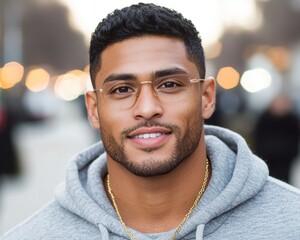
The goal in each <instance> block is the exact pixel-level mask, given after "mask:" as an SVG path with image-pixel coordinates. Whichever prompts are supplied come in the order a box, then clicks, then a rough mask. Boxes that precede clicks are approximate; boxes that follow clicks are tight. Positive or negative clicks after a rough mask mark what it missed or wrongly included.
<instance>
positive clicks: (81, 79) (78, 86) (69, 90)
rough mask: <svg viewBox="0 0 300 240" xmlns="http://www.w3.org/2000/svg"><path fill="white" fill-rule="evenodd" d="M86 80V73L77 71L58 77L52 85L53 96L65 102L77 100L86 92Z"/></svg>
mask: <svg viewBox="0 0 300 240" xmlns="http://www.w3.org/2000/svg"><path fill="white" fill-rule="evenodd" d="M87 78H88V74H87V73H85V72H84V71H81V70H77V69H76V70H72V71H69V72H68V73H66V74H64V75H61V76H59V77H58V78H57V79H56V82H55V85H54V91H55V95H56V96H57V97H59V98H61V99H63V100H66V101H72V100H74V99H76V98H78V97H79V96H80V95H81V94H83V93H84V92H85V90H86V82H87Z"/></svg>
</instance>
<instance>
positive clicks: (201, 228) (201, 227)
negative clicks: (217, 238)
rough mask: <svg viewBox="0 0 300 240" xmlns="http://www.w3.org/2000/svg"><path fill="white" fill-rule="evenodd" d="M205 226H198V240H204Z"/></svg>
mask: <svg viewBox="0 0 300 240" xmlns="http://www.w3.org/2000/svg"><path fill="white" fill-rule="evenodd" d="M204 226H205V225H204V224H200V225H198V226H197V229H196V240H202V239H203V232H204Z"/></svg>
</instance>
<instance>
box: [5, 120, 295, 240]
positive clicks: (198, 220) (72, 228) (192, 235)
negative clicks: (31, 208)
mask: <svg viewBox="0 0 300 240" xmlns="http://www.w3.org/2000/svg"><path fill="white" fill-rule="evenodd" d="M205 135H206V136H205V138H206V144H207V153H208V155H209V158H210V160H211V164H212V177H211V180H210V182H209V185H208V187H207V189H206V191H205V192H204V194H203V196H202V198H201V199H200V201H199V203H198V205H197V207H196V208H195V210H194V212H193V213H192V214H191V216H190V218H189V219H188V221H187V222H186V223H185V224H184V225H183V228H182V229H181V230H180V232H179V234H178V236H177V239H210V240H212V239H222V240H226V239H231V240H232V239H239V240H241V239H292V240H299V239H300V191H299V190H297V189H295V188H293V187H291V186H289V185H287V184H285V183H283V182H280V181H278V180H276V179H273V178H271V177H269V176H268V168H267V166H266V164H265V163H264V162H263V161H262V160H260V159H259V158H258V157H256V156H255V155H253V154H252V152H251V151H250V150H249V148H248V146H247V144H246V142H245V141H244V139H243V138H242V137H241V136H239V135H238V134H236V133H233V132H231V131H229V130H226V129H223V128H220V127H213V126H205ZM106 171H107V169H106V153H105V151H104V147H103V145H102V143H101V142H100V143H97V144H95V145H93V146H91V147H90V148H88V149H86V150H85V151H83V152H82V153H80V154H79V155H77V156H76V157H75V158H73V159H72V160H71V161H70V163H69V165H68V168H67V176H66V181H65V183H63V184H62V185H60V186H59V187H58V188H57V191H56V197H55V200H53V201H52V202H51V203H49V204H48V205H47V206H46V207H44V208H43V209H41V210H40V211H39V212H37V213H36V214H35V215H33V216H32V217H30V218H29V219H27V220H26V221H25V222H23V223H21V224H20V225H19V226H17V227H15V228H14V229H13V230H11V231H10V232H8V233H7V234H6V235H4V236H2V237H1V238H0V239H1V240H23V239H24V240H25V239H28V240H29V239H30V240H37V239H43V240H48V239H49V240H50V239H51V240H53V239H78V240H79V239H80V240H86V239H88V240H96V239H97V240H100V239H103V240H105V239H128V236H127V234H126V233H125V231H124V230H123V228H122V225H121V223H120V221H119V220H118V217H117V215H116V212H115V210H114V208H113V207H112V205H111V204H110V202H109V200H108V198H107V196H106V194H105V191H104V187H103V183H102V180H101V179H102V177H103V176H104V175H105V174H106ZM130 230H131V231H132V233H133V235H134V236H135V238H136V239H137V240H138V239H143V240H150V239H160V240H166V239H170V237H171V236H172V234H173V232H174V230H172V231H169V232H164V233H158V234H142V233H140V232H137V231H135V230H133V229H130Z"/></svg>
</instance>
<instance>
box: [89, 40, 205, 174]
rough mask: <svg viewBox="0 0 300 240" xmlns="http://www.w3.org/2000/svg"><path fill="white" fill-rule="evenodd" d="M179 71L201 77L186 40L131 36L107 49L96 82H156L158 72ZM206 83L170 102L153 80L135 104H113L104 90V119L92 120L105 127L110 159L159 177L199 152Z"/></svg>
mask: <svg viewBox="0 0 300 240" xmlns="http://www.w3.org/2000/svg"><path fill="white" fill-rule="evenodd" d="M174 71H175V72H176V71H180V72H185V73H186V74H188V75H189V76H190V78H193V79H194V78H199V74H198V71H197V67H196V66H195V64H194V63H192V62H191V61H189V60H188V57H187V54H186V50H185V46H184V44H183V43H182V42H181V41H179V40H175V39H171V38H166V37H157V36H144V37H136V38H131V39H128V40H124V41H121V42H118V43H115V44H112V45H111V46H109V47H107V48H106V49H105V50H104V51H103V53H102V55H101V68H100V71H99V72H98V74H97V76H96V87H97V88H103V85H104V84H105V83H104V82H107V81H108V79H119V78H123V76H127V77H126V79H127V78H128V79H129V80H128V81H132V80H133V79H134V80H135V81H138V82H145V81H154V80H155V78H156V76H157V73H162V72H163V73H164V74H174V73H171V72H174ZM168 72H170V73H168ZM119 76H120V77H119ZM128 76H129V77H128ZM202 84H203V83H196V84H192V86H191V91H190V94H189V95H188V97H187V98H186V99H183V100H180V101H177V100H176V99H174V102H170V103H168V104H166V103H162V102H161V101H160V99H158V98H157V97H156V96H155V94H154V93H153V90H152V87H151V84H143V85H142V87H141V92H140V94H139V96H138V98H137V100H136V102H135V103H134V105H132V106H131V107H130V108H122V107H121V106H118V105H116V106H114V107H111V105H110V103H109V102H108V101H106V100H105V99H104V98H103V94H102V93H98V94H97V95H95V96H94V98H95V99H96V102H97V110H95V111H97V113H96V115H97V120H98V123H97V122H96V123H94V124H93V123H92V124H93V126H94V127H96V128H98V127H99V128H100V131H101V136H102V140H103V143H104V146H105V149H106V151H107V157H108V161H116V162H118V163H120V164H122V165H123V166H124V167H125V168H126V169H128V170H129V171H131V172H132V173H134V174H136V175H139V176H157V175H161V174H166V173H168V172H170V171H171V170H173V169H174V168H175V167H176V166H178V165H179V164H180V163H181V162H182V161H183V160H185V159H186V158H187V157H190V156H191V155H193V154H195V150H196V149H199V143H200V137H201V132H202V122H203V116H202V98H203V93H202V86H201V85H202ZM101 94H102V95H101ZM87 102H88V101H87ZM87 105H88V108H91V107H89V105H91V104H87Z"/></svg>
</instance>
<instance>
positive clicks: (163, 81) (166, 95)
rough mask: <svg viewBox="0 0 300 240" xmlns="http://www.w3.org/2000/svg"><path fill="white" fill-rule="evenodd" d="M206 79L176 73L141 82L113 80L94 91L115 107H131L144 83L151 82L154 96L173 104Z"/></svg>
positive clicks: (181, 99)
mask: <svg viewBox="0 0 300 240" xmlns="http://www.w3.org/2000/svg"><path fill="white" fill-rule="evenodd" d="M203 81H205V79H191V78H190V77H189V76H188V75H187V74H176V75H170V76H164V77H159V78H156V79H154V80H153V81H143V82H139V81H137V80H131V79H130V80H119V79H118V80H113V81H109V82H106V83H104V84H103V87H102V88H100V89H95V90H94V92H96V93H97V92H98V93H101V95H102V97H103V102H104V103H105V104H107V105H108V106H109V107H112V108H114V109H129V108H131V107H133V106H134V104H135V103H136V101H137V99H138V97H139V95H140V92H141V88H142V85H145V84H150V85H151V86H152V92H153V94H154V96H155V97H156V98H157V99H158V101H159V102H161V103H162V104H171V103H175V102H179V101H184V100H186V99H187V98H188V97H189V95H190V92H191V89H192V86H193V85H194V84H195V83H199V82H203Z"/></svg>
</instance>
